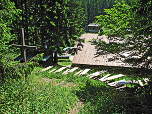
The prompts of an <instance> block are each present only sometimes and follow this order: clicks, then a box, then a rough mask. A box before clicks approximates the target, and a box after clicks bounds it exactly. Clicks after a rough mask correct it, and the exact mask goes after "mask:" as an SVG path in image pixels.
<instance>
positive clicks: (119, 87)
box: [116, 85, 127, 90]
mask: <svg viewBox="0 0 152 114" xmlns="http://www.w3.org/2000/svg"><path fill="white" fill-rule="evenodd" d="M126 87H127V86H126V85H124V86H121V87H118V88H116V90H118V89H122V88H126Z"/></svg>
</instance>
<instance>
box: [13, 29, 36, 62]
mask: <svg viewBox="0 0 152 114" xmlns="http://www.w3.org/2000/svg"><path fill="white" fill-rule="evenodd" d="M21 32H22V35H21V41H22V45H16V44H12V46H13V47H17V48H22V56H23V62H26V49H37V46H28V45H25V40H24V28H21Z"/></svg>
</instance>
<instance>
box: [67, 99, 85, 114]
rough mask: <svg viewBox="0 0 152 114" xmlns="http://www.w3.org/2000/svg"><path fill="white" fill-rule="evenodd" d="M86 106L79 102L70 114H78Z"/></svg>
mask: <svg viewBox="0 0 152 114" xmlns="http://www.w3.org/2000/svg"><path fill="white" fill-rule="evenodd" d="M83 106H84V103H83V102H81V101H78V102H77V104H76V105H75V106H74V107H73V109H72V110H70V111H69V113H68V114H78V112H79V110H80V109H81V108H82V107H83Z"/></svg>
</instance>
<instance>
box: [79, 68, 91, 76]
mask: <svg viewBox="0 0 152 114" xmlns="http://www.w3.org/2000/svg"><path fill="white" fill-rule="evenodd" d="M89 70H90V69H85V70H84V71H83V72H81V73H80V74H79V76H80V75H85V74H86V73H87V72H88V71H89Z"/></svg>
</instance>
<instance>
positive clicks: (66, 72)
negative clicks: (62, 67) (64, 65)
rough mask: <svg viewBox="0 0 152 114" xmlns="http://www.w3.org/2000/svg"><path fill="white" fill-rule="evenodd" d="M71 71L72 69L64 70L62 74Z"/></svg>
mask: <svg viewBox="0 0 152 114" xmlns="http://www.w3.org/2000/svg"><path fill="white" fill-rule="evenodd" d="M69 71H70V69H67V70H66V71H64V72H63V73H62V74H68V72H69Z"/></svg>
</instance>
